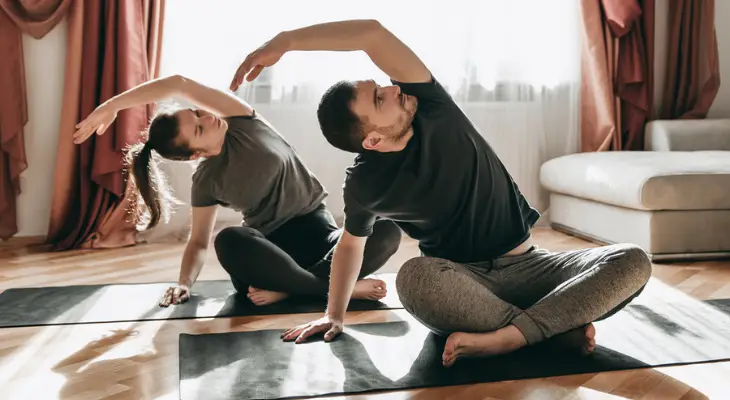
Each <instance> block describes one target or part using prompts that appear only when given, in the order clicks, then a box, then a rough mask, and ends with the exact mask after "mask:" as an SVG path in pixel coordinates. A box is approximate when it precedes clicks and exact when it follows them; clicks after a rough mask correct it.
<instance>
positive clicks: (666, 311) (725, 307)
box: [179, 299, 730, 400]
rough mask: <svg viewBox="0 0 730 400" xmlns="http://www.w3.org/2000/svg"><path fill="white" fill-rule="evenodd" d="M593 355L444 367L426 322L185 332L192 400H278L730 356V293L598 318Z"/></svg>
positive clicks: (185, 399) (519, 355)
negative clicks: (334, 332) (296, 332)
mask: <svg viewBox="0 0 730 400" xmlns="http://www.w3.org/2000/svg"><path fill="white" fill-rule="evenodd" d="M595 325H596V329H597V340H598V347H597V348H596V351H595V352H594V353H593V354H592V355H590V356H579V355H577V354H573V355H569V354H567V353H566V352H561V353H559V354H560V355H561V357H560V358H558V357H556V355H557V354H558V353H556V350H555V347H553V346H547V345H537V346H533V347H529V348H523V349H521V350H519V351H517V352H514V353H512V354H508V355H503V356H499V357H493V358H483V359H465V360H459V361H457V362H456V364H455V365H454V366H452V367H451V368H444V367H443V366H442V365H441V354H442V352H443V347H444V343H445V338H443V337H438V336H436V335H434V334H431V333H429V332H428V331H427V330H426V329H425V328H424V327H423V326H422V325H420V324H418V323H417V322H410V321H399V322H390V323H377V324H362V325H347V327H346V329H345V332H344V333H343V334H341V335H340V336H339V337H338V338H337V339H336V340H335V341H333V342H332V343H325V342H323V341H322V340H321V339H320V340H317V341H313V342H310V343H304V344H298V345H297V344H294V343H290V342H289V343H287V342H283V341H281V339H280V334H281V331H280V330H265V331H253V332H235V333H220V334H205V335H189V334H181V335H180V344H179V346H180V379H181V380H180V398H181V399H182V400H198V399H201V400H202V399H206V400H215V399H233V398H235V399H277V398H287V397H300V396H318V395H335V394H345V393H347V394H353V393H362V392H374V391H386V390H399V389H409V388H421V387H430V386H450V385H460V384H472V383H481V382H495V381H506V380H517V379H528V378H540V377H551V376H560V375H569V374H579V373H595V372H601V371H611V370H623V369H633V368H642V367H656V366H665V365H673V364H685V363H699V362H708V361H717V360H725V359H730V299H724V300H719V301H708V302H701V301H697V300H687V301H683V302H681V303H668V302H663V303H654V304H651V305H649V304H647V305H643V304H642V305H630V306H628V307H627V308H625V309H624V310H622V311H621V312H619V313H617V314H615V315H614V316H613V317H611V318H609V319H607V320H604V321H600V322H597V323H596V324H595Z"/></svg>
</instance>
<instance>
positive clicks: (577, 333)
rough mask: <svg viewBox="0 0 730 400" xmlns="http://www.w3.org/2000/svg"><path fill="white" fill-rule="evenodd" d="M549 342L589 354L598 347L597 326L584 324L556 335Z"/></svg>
mask: <svg viewBox="0 0 730 400" xmlns="http://www.w3.org/2000/svg"><path fill="white" fill-rule="evenodd" d="M549 342H550V343H551V344H553V345H556V346H560V347H563V348H567V349H571V350H578V351H579V352H580V353H581V354H583V355H588V354H590V353H592V352H593V350H595V349H596V327H595V326H593V324H588V325H584V326H581V327H578V328H575V329H573V330H569V331H568V332H565V333H561V334H560V335H555V336H553V337H552V338H550V339H549Z"/></svg>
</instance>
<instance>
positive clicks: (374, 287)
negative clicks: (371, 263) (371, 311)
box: [352, 279, 388, 300]
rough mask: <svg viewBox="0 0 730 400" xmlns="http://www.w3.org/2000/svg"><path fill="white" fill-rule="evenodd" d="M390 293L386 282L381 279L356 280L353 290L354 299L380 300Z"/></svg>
mask: <svg viewBox="0 0 730 400" xmlns="http://www.w3.org/2000/svg"><path fill="white" fill-rule="evenodd" d="M387 293H388V291H387V290H386V288H385V282H383V281H381V280H380V279H361V280H359V281H357V282H355V290H353V291H352V298H353V299H362V300H380V299H382V298H383V297H385V295H386V294H387Z"/></svg>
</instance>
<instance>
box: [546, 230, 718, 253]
mask: <svg viewBox="0 0 730 400" xmlns="http://www.w3.org/2000/svg"><path fill="white" fill-rule="evenodd" d="M550 227H551V228H552V229H554V230H556V231H558V232H561V233H565V234H567V235H570V236H574V237H577V238H579V239H583V240H587V241H589V242H593V243H595V244H598V245H603V246H605V245H610V244H615V242H613V241H609V240H606V239H604V238H600V237H597V236H594V235H591V234H588V233H585V232H583V231H579V230H576V229H574V228H571V227H569V226H565V225H563V224H559V223H556V222H552V223H550ZM647 254H648V255H649V258H651V261H652V262H656V263H659V262H667V263H668V262H690V261H711V260H724V259H730V251H708V252H698V253H649V252H647Z"/></svg>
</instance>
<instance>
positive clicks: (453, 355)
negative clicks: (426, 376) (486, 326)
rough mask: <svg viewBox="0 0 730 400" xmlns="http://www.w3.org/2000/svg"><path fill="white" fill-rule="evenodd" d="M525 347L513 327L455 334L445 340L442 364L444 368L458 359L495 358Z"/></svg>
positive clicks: (523, 340)
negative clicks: (485, 331)
mask: <svg viewBox="0 0 730 400" xmlns="http://www.w3.org/2000/svg"><path fill="white" fill-rule="evenodd" d="M525 345H527V340H525V337H524V336H523V335H522V332H520V330H519V329H517V328H516V327H515V326H513V325H508V326H506V327H504V328H502V329H499V330H497V331H494V332H488V333H463V332H456V333H452V334H451V335H449V338H448V339H447V340H446V345H445V346H444V353H443V355H442V363H443V365H444V366H445V367H450V366H452V365H454V363H455V362H456V360H457V359H459V358H463V357H488V356H496V355H499V354H504V353H509V352H512V351H515V350H517V349H519V348H520V347H523V346H525Z"/></svg>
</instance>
